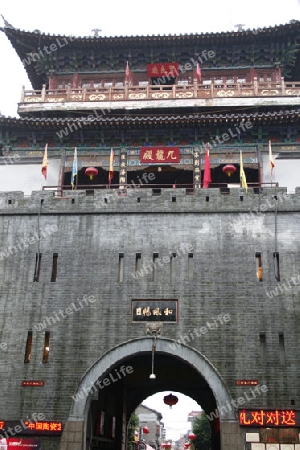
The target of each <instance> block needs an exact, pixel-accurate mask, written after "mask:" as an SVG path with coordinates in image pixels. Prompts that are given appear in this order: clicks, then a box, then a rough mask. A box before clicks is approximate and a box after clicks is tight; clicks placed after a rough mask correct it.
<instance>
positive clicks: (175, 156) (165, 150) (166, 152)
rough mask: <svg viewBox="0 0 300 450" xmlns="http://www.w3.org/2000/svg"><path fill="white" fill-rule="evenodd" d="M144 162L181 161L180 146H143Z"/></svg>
mask: <svg viewBox="0 0 300 450" xmlns="http://www.w3.org/2000/svg"><path fill="white" fill-rule="evenodd" d="M140 162H141V163H142V164H164V163H165V164H170V163H179V162H180V148H179V147H141V150H140Z"/></svg>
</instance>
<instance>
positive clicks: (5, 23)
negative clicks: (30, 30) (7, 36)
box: [1, 14, 15, 30]
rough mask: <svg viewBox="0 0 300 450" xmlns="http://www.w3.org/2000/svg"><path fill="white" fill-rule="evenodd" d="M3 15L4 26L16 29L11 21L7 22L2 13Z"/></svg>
mask: <svg viewBox="0 0 300 450" xmlns="http://www.w3.org/2000/svg"><path fill="white" fill-rule="evenodd" d="M1 17H2V19H3V22H4V28H11V29H12V30H15V27H13V26H12V25H11V24H10V23H9V22H7V20H6V19H5V18H4V16H3V14H1Z"/></svg>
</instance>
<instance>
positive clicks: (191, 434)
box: [189, 433, 197, 441]
mask: <svg viewBox="0 0 300 450" xmlns="http://www.w3.org/2000/svg"><path fill="white" fill-rule="evenodd" d="M196 437H197V436H196V435H195V433H190V434H189V439H190V440H191V441H194V440H195V439H196Z"/></svg>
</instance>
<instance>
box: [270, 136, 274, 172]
mask: <svg viewBox="0 0 300 450" xmlns="http://www.w3.org/2000/svg"><path fill="white" fill-rule="evenodd" d="M269 160H270V171H271V176H272V172H273V169H274V167H275V163H274V159H273V155H272V147H271V139H270V140H269Z"/></svg>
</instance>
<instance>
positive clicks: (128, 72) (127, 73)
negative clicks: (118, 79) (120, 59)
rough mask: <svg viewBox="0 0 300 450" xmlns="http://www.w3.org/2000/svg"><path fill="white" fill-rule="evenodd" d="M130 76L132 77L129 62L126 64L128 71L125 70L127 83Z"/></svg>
mask: <svg viewBox="0 0 300 450" xmlns="http://www.w3.org/2000/svg"><path fill="white" fill-rule="evenodd" d="M129 76H130V70H129V64H128V61H127V63H126V70H125V81H129Z"/></svg>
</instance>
